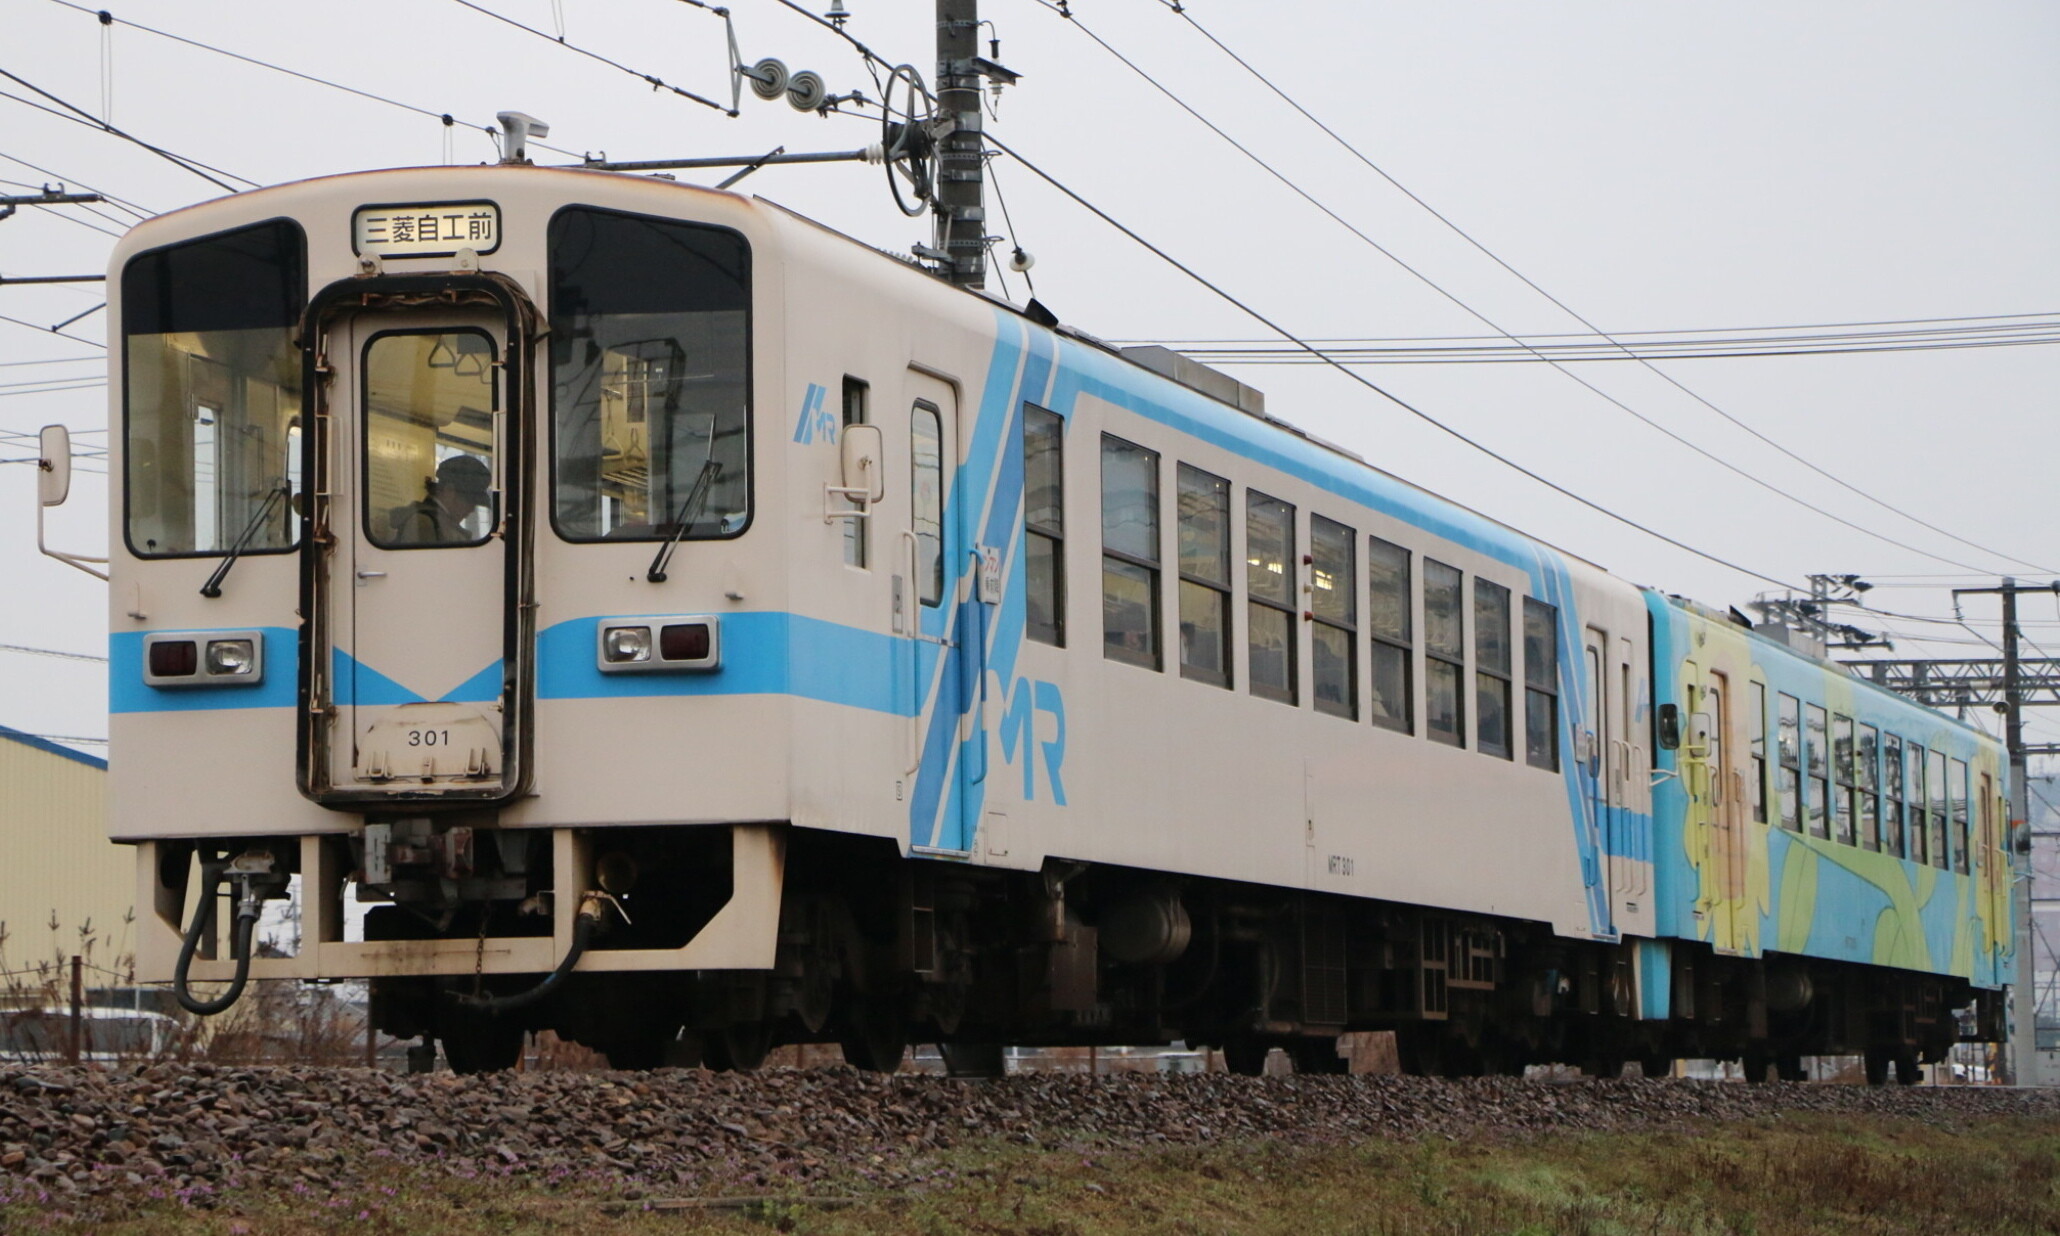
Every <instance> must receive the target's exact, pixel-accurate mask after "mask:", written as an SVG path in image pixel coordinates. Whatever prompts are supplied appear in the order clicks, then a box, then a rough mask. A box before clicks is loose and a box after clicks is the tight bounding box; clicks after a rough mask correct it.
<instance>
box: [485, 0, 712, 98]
mask: <svg viewBox="0 0 2060 1236" xmlns="http://www.w3.org/2000/svg"><path fill="white" fill-rule="evenodd" d="M453 2H454V3H457V4H460V5H463V6H464V7H466V8H468V9H471V10H472V11H473V12H475V13H478V14H481V15H483V16H486V17H491V18H493V19H494V20H495V21H498V22H506V23H507V24H508V25H511V26H513V27H515V28H516V29H517V30H526V31H528V32H529V33H530V34H533V35H535V36H536V37H538V38H540V39H543V40H544V41H546V42H549V43H555V44H557V45H558V46H560V47H562V48H564V49H565V50H567V51H572V52H578V53H579V54H580V55H582V56H585V57H586V58H587V59H589V60H598V61H600V62H601V63H602V64H605V65H607V66H608V67H609V68H611V69H619V70H621V71H622V72H624V73H627V74H629V75H630V76H631V77H635V78H638V79H641V80H643V81H647V82H649V83H651V88H652V89H653V90H670V91H671V92H672V93H674V94H676V95H679V96H680V97H681V98H683V99H692V100H693V101H694V102H696V103H699V104H700V105H701V106H703V107H712V108H714V109H715V110H716V111H719V112H721V113H722V114H723V115H725V116H735V115H736V114H737V113H736V112H734V111H732V110H731V109H729V108H727V107H724V106H723V105H722V104H720V103H717V102H716V101H715V100H713V99H709V98H704V97H703V96H701V95H698V94H695V93H694V92H693V91H691V90H688V89H686V88H684V87H681V86H675V85H672V84H671V83H670V82H667V81H664V80H662V79H660V78H659V77H657V76H656V75H655V74H651V73H642V72H639V71H637V70H636V69H633V68H630V67H629V66H628V65H626V64H623V63H621V62H620V61H615V60H610V59H609V58H608V57H606V56H604V55H602V54H601V53H599V52H596V51H588V50H587V49H586V48H584V47H581V46H580V45H578V44H577V43H568V42H566V41H565V40H564V39H561V38H558V37H556V36H555V35H552V34H549V33H547V32H545V31H542V30H539V29H537V28H536V27H535V26H525V25H523V24H522V23H521V22H519V21H516V20H515V19H514V18H512V17H503V16H502V15H500V14H499V13H496V12H494V11H493V10H492V9H489V8H486V7H484V6H482V5H477V4H474V3H472V0H453ZM696 7H705V6H696ZM710 11H711V12H713V11H714V10H710ZM724 11H725V12H727V10H724Z"/></svg>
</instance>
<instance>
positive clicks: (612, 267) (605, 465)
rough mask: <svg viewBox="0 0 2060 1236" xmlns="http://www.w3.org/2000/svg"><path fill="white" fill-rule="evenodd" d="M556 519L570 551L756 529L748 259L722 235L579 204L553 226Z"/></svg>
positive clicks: (741, 245) (734, 239)
mask: <svg viewBox="0 0 2060 1236" xmlns="http://www.w3.org/2000/svg"><path fill="white" fill-rule="evenodd" d="M549 244H550V264H551V274H550V288H551V335H550V339H551V435H552V436H551V453H552V478H553V479H552V486H553V502H552V511H551V516H552V520H553V522H554V523H555V525H556V526H557V529H558V532H559V534H560V535H561V536H563V537H565V538H566V539H567V540H573V541H593V540H602V539H606V540H644V541H649V540H664V539H669V538H671V537H673V536H674V535H675V534H680V535H682V536H684V537H685V538H686V539H688V540H697V539H706V538H713V537H727V536H735V535H737V534H738V533H741V532H742V531H743V530H744V527H745V525H746V524H748V523H749V522H750V519H751V474H750V471H751V379H750V375H751V310H750V296H751V270H750V267H751V253H750V248H749V246H747V245H746V244H745V242H744V239H743V237H741V236H739V235H737V234H736V233H735V232H731V231H729V230H727V229H724V228H716V227H707V226H704V225H700V224H692V223H680V222H676V221H673V220H670V219H653V218H647V217H644V216H641V215H625V214H617V213H614V212H610V211H602V210H592V209H586V208H575V209H568V210H563V211H560V212H559V213H558V215H557V217H556V218H554V219H552V220H551V226H550V236H549Z"/></svg>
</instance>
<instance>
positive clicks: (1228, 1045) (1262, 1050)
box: [1223, 1038, 1272, 1077]
mask: <svg viewBox="0 0 2060 1236" xmlns="http://www.w3.org/2000/svg"><path fill="white" fill-rule="evenodd" d="M1271 1048H1272V1044H1270V1043H1267V1042H1266V1041H1265V1040H1263V1039H1252V1038H1236V1039H1225V1040H1224V1042H1223V1067H1224V1068H1226V1069H1229V1070H1230V1071H1231V1072H1233V1073H1236V1074H1237V1075H1238V1076H1240V1077H1257V1076H1259V1075H1260V1074H1261V1073H1264V1072H1265V1071H1266V1053H1267V1052H1268V1051H1269V1050H1270V1049H1271Z"/></svg>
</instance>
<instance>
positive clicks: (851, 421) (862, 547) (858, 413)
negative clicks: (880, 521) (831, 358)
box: [840, 374, 872, 567]
mask: <svg viewBox="0 0 2060 1236" xmlns="http://www.w3.org/2000/svg"><path fill="white" fill-rule="evenodd" d="M867 394H868V391H867V389H866V384H865V383H864V382H861V381H859V380H858V379H857V378H854V377H851V376H850V375H848V374H847V375H846V376H845V378H844V424H845V425H846V426H847V427H849V426H852V425H863V424H865V423H866V422H867V419H868V418H867V416H866V395H867ZM840 502H841V503H842V508H843V509H844V510H847V511H855V510H858V509H859V504H858V503H856V502H854V501H852V500H851V499H850V498H842V499H840ZM842 522H843V524H844V565H845V566H855V567H862V566H864V565H865V564H866V529H867V528H868V527H869V526H870V525H871V524H872V521H871V520H870V519H846V520H844V521H842Z"/></svg>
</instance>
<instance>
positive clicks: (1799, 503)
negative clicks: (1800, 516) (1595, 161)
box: [1038, 0, 2017, 571]
mask: <svg viewBox="0 0 2060 1236" xmlns="http://www.w3.org/2000/svg"><path fill="white" fill-rule="evenodd" d="M1038 4H1042V6H1044V8H1051V10H1053V12H1059V14H1061V16H1065V19H1067V21H1071V23H1073V27H1075V29H1079V31H1082V33H1084V35H1088V37H1090V39H1094V43H1096V45H1100V47H1102V49H1104V52H1108V54H1110V56H1112V58H1117V60H1119V62H1121V64H1123V66H1125V68H1129V70H1131V72H1135V74H1137V76H1141V78H1143V80H1145V82H1149V84H1152V89H1156V91H1158V93H1162V95H1166V99H1170V101H1172V103H1174V105H1176V107H1180V109H1182V111H1187V113H1189V115H1191V117H1195V119H1197V122H1201V124H1203V126H1205V128H1207V130H1209V132H1213V134H1215V136H1217V138H1222V140H1224V142H1228V144H1230V146H1232V148H1234V150H1238V152H1240V155H1244V157H1246V159H1250V161H1252V163H1255V165H1257V167H1259V169H1263V171H1265V173H1267V175H1271V177H1273V179H1277V181H1281V183H1283V185H1285V187H1288V190H1290V192H1294V194H1296V196H1300V198H1302V200H1304V202H1308V204H1310V206H1314V208H1316V210H1320V212H1323V214H1327V216H1329V218H1331V220H1333V222H1337V225H1339V227H1343V229H1345V231H1349V233H1351V235H1353V237H1358V239H1360V241H1364V243H1366V245H1370V247H1372V249H1374V251H1376V253H1380V255H1382V258H1386V260H1388V262H1393V264H1395V266H1399V268H1403V270H1405V272H1407V274H1409V276H1413V278H1415V280H1417V282H1421V284H1423V286H1428V288H1432V290H1434V293H1438V295H1440V297H1444V299H1446V301H1450V303H1452V305H1456V307H1458V309H1463V311H1465V313H1467V315H1471V317H1475V319H1477V321H1481V323H1483V325H1487V328H1489V330H1496V332H1500V336H1502V338H1508V340H1510V342H1514V344H1516V346H1520V348H1524V350H1529V352H1533V354H1537V348H1531V346H1529V344H1524V342H1522V340H1520V338H1516V336H1514V334H1510V332H1508V330H1504V328H1502V325H1500V323H1498V321H1494V319H1491V317H1487V315H1485V313H1481V311H1479V309H1475V307H1473V305H1469V303H1467V301H1463V299H1461V297H1456V295H1454V293H1450V290H1448V288H1444V286H1442V284H1438V282H1436V280H1434V278H1430V276H1428V274H1423V272H1421V270H1417V268H1415V266H1411V264H1409V262H1405V260H1403V258H1401V255H1399V253H1395V251H1393V249H1388V247H1386V245H1382V243H1380V241H1376V239H1374V237H1370V235H1366V233H1364V231H1360V229H1358V227H1355V225H1353V222H1351V220H1347V218H1345V216H1341V214H1339V212H1335V210H1331V208H1329V206H1327V204H1325V202H1320V200H1318V198H1316V196H1314V194H1310V192H1308V190H1304V187H1302V185H1298V183H1296V181H1294V179H1292V177H1288V175H1285V173H1281V171H1279V169H1275V167H1273V165H1271V163H1267V161H1265V159H1261V157H1259V155H1257V152H1255V150H1252V148H1248V146H1246V144H1244V142H1238V140H1236V138H1234V136H1230V134H1228V132H1224V130H1222V128H1220V126H1217V124H1215V122H1211V119H1209V117H1207V115H1203V113H1201V111H1197V109H1195V107H1193V105H1189V103H1187V101H1185V99H1180V97H1178V95H1176V93H1172V91H1170V89H1168V87H1164V84H1162V82H1160V80H1158V78H1154V76H1152V74H1149V72H1145V70H1143V68H1139V66H1137V64H1135V62H1131V60H1129V58H1127V56H1123V52H1117V49H1114V47H1112V45H1110V43H1108V41H1104V39H1102V37H1100V35H1096V33H1094V31H1092V29H1088V27H1086V25H1084V23H1082V21H1079V19H1077V16H1075V14H1073V12H1071V10H1069V8H1065V6H1061V4H1055V2H1053V0H1038ZM1296 344H1298V346H1300V348H1306V356H1310V363H1316V365H1331V367H1335V369H1339V371H1341V373H1349V369H1347V365H1345V363H1341V361H1339V358H1337V356H1331V354H1329V352H1327V350H1323V348H1314V346H1310V344H1306V342H1304V340H1296ZM1537 358H1539V361H1543V363H1547V365H1551V367H1553V369H1555V371H1559V373H1561V375H1566V377H1568V379H1572V381H1574V383H1576V385H1580V387H1584V389H1588V391H1590V393H1594V396H1599V398H1601V400H1603V402H1607V404H1611V406H1613V408H1617V410H1621V412H1623V414H1627V416H1632V418H1634V420H1638V422H1640V424H1644V426H1648V428H1652V431H1656V433H1660V435H1664V437H1667V439H1673V441H1675V443H1679V445H1683V447H1687V449H1689V451H1695V453H1697V455H1702V457H1704V459H1708V461H1712V464H1716V466H1718V468H1722V470H1726V472H1730V474H1735V476H1739V478H1741V480H1745V482H1747V484H1753V486H1759V488H1763V490H1767V492H1770V494H1774V496H1778V499H1782V501H1786V503H1794V505H1796V507H1803V509H1805V511H1811V513H1813V515H1819V517H1823V519H1829V521H1833V523H1840V525H1844V527H1850V529H1852V531H1858V534H1860V536H1868V538H1873V540H1879V542H1883V544H1889V546H1895V548H1899V550H1906V552H1912V554H1918V556H1924V558H1932V560H1936V562H1947V564H1953V567H1965V569H1969V571H1980V567H1976V564H1973V562H1961V560H1959V558H1949V556H1945V554H1934V552H1930V550H1924V548H1918V546H1912V544H1908V542H1901V540H1897V538H1893V536H1887V534H1885V531H1879V529H1875V527H1868V525H1864V523H1858V521H1854V519H1846V517H1844V515H1838V513H1833V511H1827V509H1825V507H1819V505H1817V503H1811V501H1809V499H1803V496H1798V494H1794V492H1790V490H1786V488H1782V486H1778V484H1774V482H1772V480H1767V478H1763V476H1757V474H1753V472H1749V470H1745V468H1741V466H1737V464H1732V461H1730V459H1724V457H1722V455H1718V453H1714V451H1710V449H1708V447H1704V445H1700V443H1695V441H1691V439H1687V437H1683V435H1681V433H1675V431H1673V428H1669V426H1664V424H1660V422H1658V420H1652V418H1650V416H1646V414H1644V412H1640V410H1636V408H1632V406H1629V404H1625V402H1623V400H1619V398H1615V396H1611V393H1609V391H1605V389H1601V387H1599V385H1594V383H1590V381H1588V379H1584V377H1580V375H1578V373H1574V371H1572V369H1568V367H1566V365H1564V363H1559V361H1553V358H1549V356H1543V354H1537ZM1955 540H1959V538H1955ZM1978 548H1980V546H1978ZM1984 552H1992V550H1984ZM1996 556H1998V558H2009V554H1996ZM2009 560H2017V558H2009Z"/></svg>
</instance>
